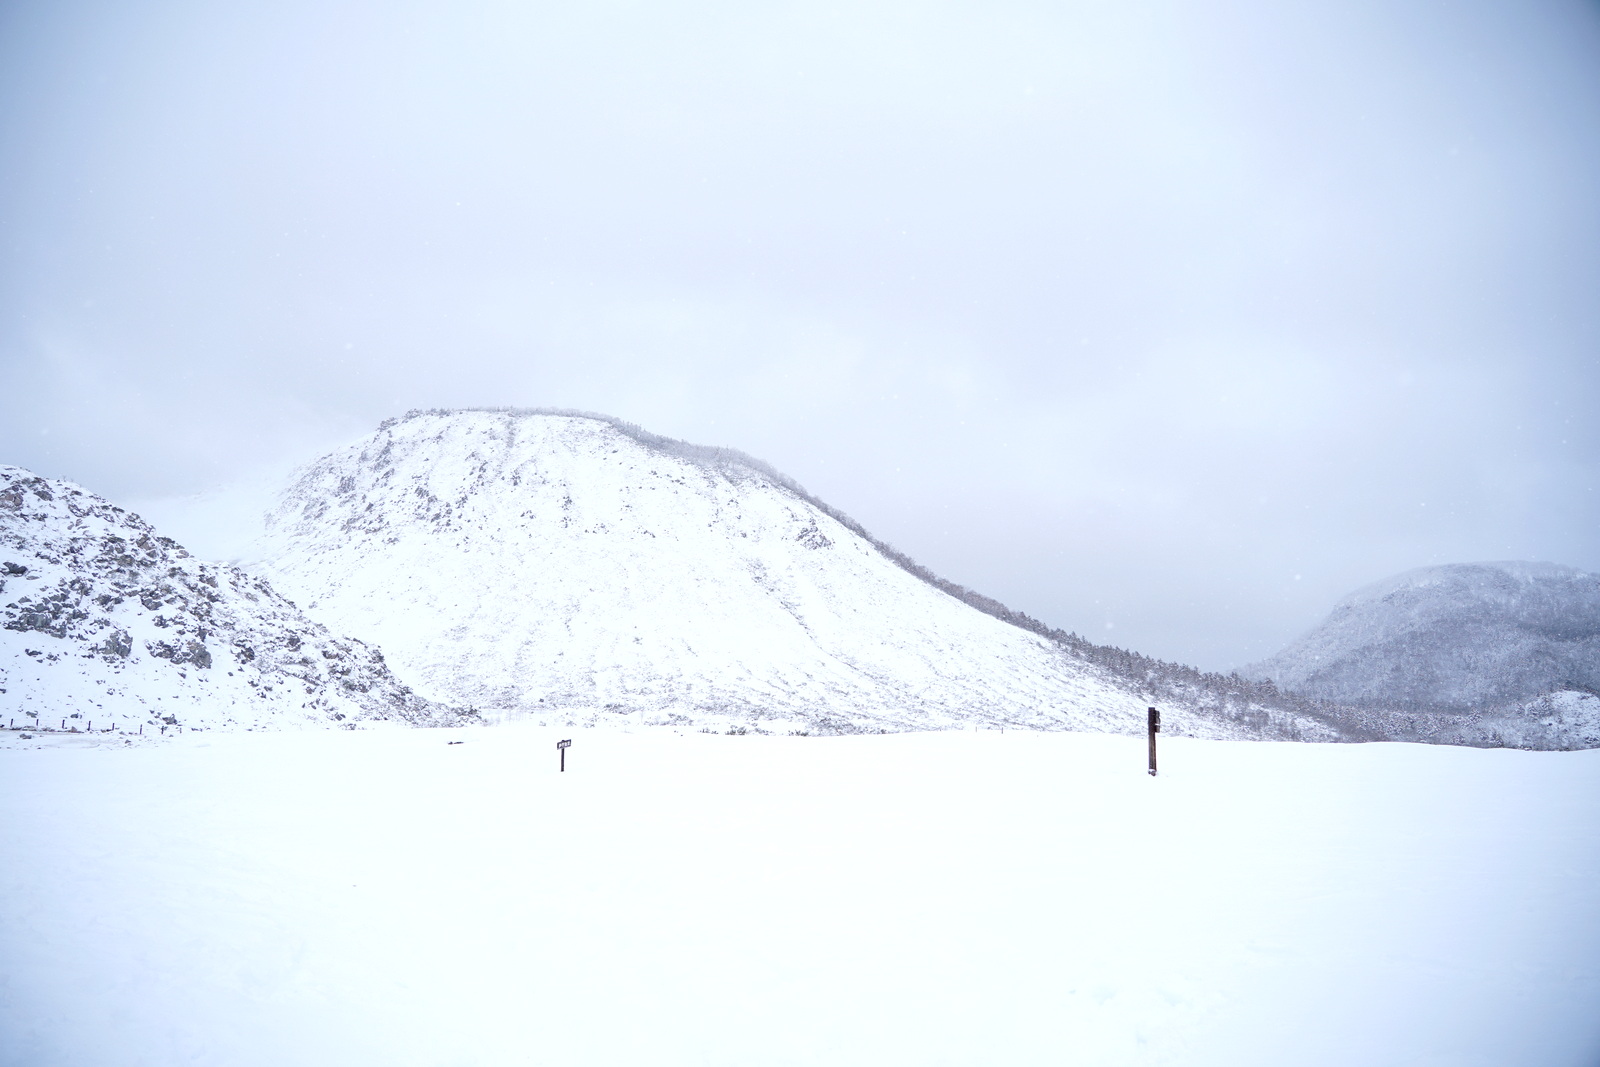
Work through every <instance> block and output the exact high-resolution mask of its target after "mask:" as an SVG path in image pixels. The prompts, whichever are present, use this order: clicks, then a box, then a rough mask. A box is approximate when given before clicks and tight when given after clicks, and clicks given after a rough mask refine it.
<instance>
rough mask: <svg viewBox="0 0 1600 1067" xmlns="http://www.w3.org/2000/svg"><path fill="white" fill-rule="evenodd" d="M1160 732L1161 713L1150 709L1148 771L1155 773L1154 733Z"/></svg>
mask: <svg viewBox="0 0 1600 1067" xmlns="http://www.w3.org/2000/svg"><path fill="white" fill-rule="evenodd" d="M1160 732H1161V713H1160V712H1159V711H1157V710H1156V709H1155V708H1151V709H1150V773H1151V774H1152V775H1154V774H1155V773H1156V734H1158V733H1160Z"/></svg>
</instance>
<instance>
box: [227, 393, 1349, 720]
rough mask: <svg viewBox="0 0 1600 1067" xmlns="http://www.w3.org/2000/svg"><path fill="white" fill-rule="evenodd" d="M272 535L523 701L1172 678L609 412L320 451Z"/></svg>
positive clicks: (1197, 709)
mask: <svg viewBox="0 0 1600 1067" xmlns="http://www.w3.org/2000/svg"><path fill="white" fill-rule="evenodd" d="M259 557H260V562H259V564H258V566H259V567H260V568H261V569H262V571H263V572H264V573H266V574H267V575H268V576H269V577H270V578H271V580H272V582H273V584H274V585H275V586H277V587H278V588H280V589H283V590H284V591H285V592H287V593H289V595H291V596H293V597H295V598H296V599H297V600H299V601H300V602H301V603H302V604H303V605H304V606H305V608H306V611H307V612H308V613H309V614H310V615H312V616H313V617H314V618H317V619H319V620H321V621H323V622H324V623H326V624H327V625H329V626H330V627H333V628H335V629H337V630H339V631H341V632H347V633H352V634H355V635H358V636H360V637H362V638H364V639H366V640H369V641H372V642H375V643H378V644H380V645H381V646H382V647H383V649H384V650H385V652H386V653H387V654H388V655H389V657H390V659H391V661H392V662H393V663H394V665H395V669H396V671H397V673H399V674H400V676H401V677H403V678H405V679H406V680H407V681H408V682H410V683H411V684H412V685H414V686H416V687H417V689H418V690H419V691H421V692H423V693H425V694H427V695H429V696H431V697H433V698H435V699H439V700H452V701H458V702H463V703H471V704H473V705H477V706H479V707H481V708H485V709H498V710H500V711H502V712H504V713H507V714H509V715H512V716H516V717H531V718H535V719H545V720H547V721H551V722H574V723H586V722H595V721H605V720H608V719H612V720H615V719H621V718H623V717H632V718H633V719H634V720H635V721H643V722H678V723H683V724H694V725H697V726H701V727H704V728H712V729H732V730H736V731H737V730H742V729H757V730H765V731H770V732H812V731H828V732H833V731H852V730H875V729H891V730H893V729H917V728H938V727H948V726H952V725H961V724H967V723H988V724H1006V723H1011V724H1017V725H1025V726H1029V727H1033V728H1067V729H1090V730H1135V729H1137V730H1142V729H1143V723H1144V709H1145V706H1146V704H1147V702H1148V701H1150V699H1151V693H1150V691H1148V690H1147V688H1146V687H1143V686H1141V685H1140V684H1139V683H1138V682H1137V681H1136V680H1133V679H1130V678H1129V677H1128V676H1126V675H1124V674H1119V673H1118V672H1117V671H1116V670H1113V669H1110V668H1108V667H1106V666H1105V665H1104V664H1099V663H1095V662H1092V660H1091V658H1090V657H1088V656H1086V655H1084V654H1082V652H1081V651H1079V650H1075V649H1074V648H1073V647H1071V645H1070V644H1068V643H1064V642H1063V641H1060V640H1054V639H1051V638H1050V637H1048V636H1046V635H1044V634H1040V633H1033V632H1029V631H1028V630H1026V629H1023V628H1020V627H1019V626H1017V625H1012V624H1010V623H1008V622H1005V621H1002V620H1001V619H1000V618H996V617H995V616H994V614H989V613H985V611H983V610H979V609H978V608H975V607H973V606H971V605H970V604H969V603H964V602H963V599H961V597H963V596H965V597H966V599H969V600H977V601H980V602H981V601H982V598H974V597H972V596H971V594H967V593H966V592H965V591H964V590H960V589H959V588H958V587H954V586H950V585H949V584H948V583H940V582H939V581H938V579H936V578H934V577H933V576H931V575H928V574H927V573H926V572H925V571H922V570H921V569H920V568H917V567H916V565H915V564H913V563H911V562H910V561H909V560H907V559H905V558H904V557H903V556H900V555H898V554H897V553H895V552H894V551H893V550H892V549H889V548H888V547H887V546H885V545H882V544H880V543H878V542H876V541H874V540H872V539H871V538H870V537H869V536H868V535H867V534H866V533H865V531H864V530H862V529H861V527H860V526H859V525H857V524H855V523H853V522H852V521H850V520H849V519H848V518H847V517H845V516H843V515H841V514H840V513H838V512H837V511H835V510H833V509H831V508H829V507H827V506H826V505H824V504H822V503H821V502H820V501H818V500H816V499H815V498H813V497H811V496H810V495H809V494H807V493H806V492H805V491H804V490H803V489H801V488H800V487H799V486H798V485H796V484H795V483H794V482H793V481H791V480H789V479H787V478H785V477H784V476H782V475H780V474H778V473H777V472H776V471H774V470H772V469H771V468H770V467H767V466H766V465H765V464H762V463H760V462H759V461H756V460H753V459H751V458H749V457H747V456H744V455H742V454H739V453H736V452H732V451H729V450H725V449H713V448H704V447H700V446H694V445H688V444H685V443H683V442H679V441H672V440H670V439H667V438H663V437H659V436H656V435H653V434H649V433H647V432H645V431H643V430H640V429H639V428H637V427H633V426H630V425H628V424H625V423H621V422H619V421H617V420H613V419H609V418H606V417H603V416H594V415H585V414H575V413H558V412H543V411H512V410H478V411H453V412H443V411H434V412H412V413H411V414H409V415H407V416H406V417H405V418H403V419H399V420H390V421H388V422H386V423H384V425H383V426H382V427H380V428H379V430H378V431H377V432H375V433H374V434H372V435H370V436H368V437H367V438H365V439H363V440H362V441H359V442H357V443H356V444H354V445H351V446H350V447H348V448H345V449H342V450H340V451H338V452H335V453H333V454H332V455H329V456H327V457H325V458H324V459H322V460H320V461H318V462H316V463H314V464H312V465H310V466H309V467H307V468H305V469H304V470H303V471H302V472H301V473H300V475H299V477H298V479H297V480H296V481H295V482H294V483H293V484H292V485H291V486H290V488H289V489H288V490H287V492H286V493H285V495H284V497H283V500H282V503H281V504H280V506H279V507H278V508H277V509H276V511H275V512H274V513H273V514H272V515H271V516H269V531H268V534H267V537H266V539H265V540H264V542H263V545H262V548H261V551H260V553H259ZM993 607H994V609H995V610H996V612H1003V609H1000V608H999V606H998V605H993ZM1162 694H1163V700H1162V703H1163V711H1164V713H1165V714H1166V719H1165V722H1164V725H1165V726H1166V728H1168V729H1170V730H1172V731H1173V732H1177V733H1187V734H1192V735H1197V736H1209V737H1247V736H1257V737H1260V736H1266V737H1285V736H1300V737H1306V738H1308V739H1335V738H1338V737H1340V736H1341V733H1340V731H1339V730H1337V729H1336V728H1334V727H1332V726H1330V725H1328V724H1327V722H1326V721H1324V720H1322V719H1320V718H1318V717H1316V716H1315V715H1311V714H1302V713H1297V712H1294V711H1286V710H1284V709H1283V708H1281V707H1264V706H1261V705H1260V704H1259V703H1257V704H1252V703H1251V702H1250V701H1249V700H1247V699H1246V700H1232V701H1230V700H1225V699H1218V698H1217V697H1216V695H1215V694H1210V695H1204V694H1202V695H1195V696H1194V698H1193V699H1188V700H1177V701H1174V700H1172V699H1168V698H1170V697H1171V695H1172V690H1171V689H1170V688H1168V689H1164V690H1162Z"/></svg>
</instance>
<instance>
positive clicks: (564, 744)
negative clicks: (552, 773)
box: [556, 738, 572, 773]
mask: <svg viewBox="0 0 1600 1067" xmlns="http://www.w3.org/2000/svg"><path fill="white" fill-rule="evenodd" d="M571 747H572V739H571V738H568V739H567V740H565V741H557V742H556V751H558V752H560V753H561V770H562V773H566V770H567V749H569V748H571Z"/></svg>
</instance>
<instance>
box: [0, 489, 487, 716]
mask: <svg viewBox="0 0 1600 1067" xmlns="http://www.w3.org/2000/svg"><path fill="white" fill-rule="evenodd" d="M0 620H3V628H0V700H3V706H4V708H5V712H6V720H5V722H3V723H0V725H6V726H10V725H13V724H15V725H16V726H19V727H20V726H48V727H53V728H57V729H60V728H63V727H65V728H67V729H80V730H88V729H89V728H90V726H91V724H92V725H93V729H94V730H95V731H97V732H98V731H102V730H108V729H113V728H116V729H120V730H123V731H129V730H136V729H137V728H138V726H139V725H140V724H146V726H147V732H150V733H154V732H156V731H155V730H154V729H150V728H152V727H154V728H159V727H162V726H166V727H169V728H170V727H176V728H179V729H183V728H190V729H192V728H197V727H199V728H207V729H209V728H223V729H254V728H270V727H279V726H290V725H296V726H332V725H336V724H350V723H354V722H357V721H362V720H372V719H391V720H396V721H399V722H404V723H411V724H440V723H449V722H455V721H459V720H461V719H462V714H461V713H459V712H457V711H455V710H453V709H449V708H445V707H441V706H439V705H437V704H435V703H433V702H431V701H428V700H425V699H423V698H421V697H419V696H417V695H416V694H415V693H413V692H412V691H411V690H410V689H408V688H407V687H406V686H404V685H402V684H401V683H400V682H399V681H397V680H396V679H395V677H394V675H393V674H392V673H391V672H390V671H389V669H388V667H387V665H385V663H384V662H383V657H382V654H381V653H380V652H379V651H378V650H377V649H374V648H370V647H368V646H367V645H365V644H363V643H362V642H360V641H351V640H346V639H343V638H340V637H336V636H334V635H333V634H331V633H329V632H328V630H327V629H326V628H324V627H323V626H321V625H319V624H317V623H315V622H313V621H311V620H310V619H308V618H306V616H305V615H304V614H303V613H302V612H300V611H299V610H298V609H297V608H296V607H295V606H294V605H293V604H292V603H290V602H289V601H287V600H285V599H284V598H283V597H281V596H279V595H278V594H277V593H275V592H273V590H272V588H271V587H270V586H269V585H268V584H267V583H266V582H265V581H263V580H262V579H260V578H258V577H254V576H251V575H249V574H246V573H245V572H243V571H241V570H239V569H238V568H236V567H230V566H221V565H217V564H211V563H204V562H201V561H199V560H196V559H194V558H193V557H191V556H190V555H189V553H188V552H186V551H185V550H184V549H183V548H182V547H180V546H179V545H178V544H176V543H175V542H173V541H171V540H170V539H168V538H165V537H160V536H158V535H157V534H156V532H155V531H154V530H153V529H151V527H150V525H149V524H148V523H146V522H145V521H144V520H142V519H140V518H139V517H138V516H137V515H134V514H131V513H129V512H127V511H124V510H123V509H121V508H119V507H117V506H115V505H114V504H111V503H108V502H107V501H105V500H103V499H101V498H100V497H97V496H95V495H94V494H92V493H89V492H86V491H84V490H83V489H81V488H79V487H78V486H76V485H73V484H71V483H69V482H63V481H56V480H52V479H47V478H41V477H37V476H35V475H33V474H31V473H29V472H28V471H25V470H22V469H21V468H18V467H5V466H0Z"/></svg>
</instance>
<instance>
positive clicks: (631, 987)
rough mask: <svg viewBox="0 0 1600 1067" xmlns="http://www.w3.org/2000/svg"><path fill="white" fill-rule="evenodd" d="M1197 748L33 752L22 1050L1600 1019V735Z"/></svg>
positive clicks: (531, 1053)
mask: <svg viewBox="0 0 1600 1067" xmlns="http://www.w3.org/2000/svg"><path fill="white" fill-rule="evenodd" d="M563 736H570V737H572V738H573V739H574V744H573V747H572V748H571V749H570V750H569V752H568V760H567V767H568V771H567V773H566V774H564V775H563V774H558V773H557V772H556V766H557V759H556V751H555V748H554V742H555V740H556V739H557V738H558V737H563ZM453 741H460V742H463V743H461V744H450V742H453ZM1162 767H1163V773H1162V775H1161V776H1160V777H1159V778H1156V779H1151V778H1149V777H1148V776H1146V775H1145V774H1144V772H1143V768H1144V741H1143V739H1142V738H1129V737H1116V736H1106V735H1079V734H1039V733H1024V732H1017V731H1008V732H1007V733H1005V734H1003V735H1002V734H1000V733H998V732H979V733H970V732H967V733H954V732H947V733H933V734H900V735H887V736H872V737H840V738H778V737H753V736H752V737H720V736H707V735H699V734H693V733H689V734H683V735H677V734H673V733H670V732H667V731H663V730H642V731H640V732H637V733H631V734H630V733H621V732H604V731H598V730H578V731H570V730H568V731H556V730H545V729H539V728H533V727H529V726H521V725H506V726H501V727H496V728H493V729H463V730H416V731H408V730H400V729H373V730H361V731H355V732H348V733H347V732H328V733H314V732H305V733H283V734H267V735H262V734H255V735H240V734H234V735H219V734H210V735H204V736H189V737H185V738H181V739H178V740H176V741H172V742H168V743H165V744H156V745H147V746H143V747H140V748H136V749H131V750H125V751H118V750H96V749H90V748H81V749H69V748H56V749H47V750H44V751H26V752H24V751H0V1064H5V1065H7V1067H11V1065H23V1064H26V1065H30V1067H32V1065H58V1064H59V1065H65V1064H72V1065H75V1067H80V1065H113V1064H115V1065H124V1064H127V1065H132V1064H152V1065H155V1064H161V1065H169V1064H187V1063H193V1064H223V1063H226V1064H241V1065H244V1064H250V1065H253V1064H262V1065H266V1064H273V1065H281V1064H291V1063H292V1064H299V1065H318V1064H330V1065H331V1064H341V1065H345V1064H351V1063H374V1064H378V1063H381V1064H395V1065H402V1064H418V1065H421V1064H428V1065H434V1064H439V1065H445V1064H448V1065H465V1064H492V1065H498V1064H529V1063H550V1064H564V1065H565V1064H697V1065H698V1064H713V1065H722V1064H726V1065H734V1064H738V1065H752V1064H872V1065H885V1064H1018V1065H1022V1064H1047V1063H1048V1064H1062V1063H1086V1064H1091V1063H1092V1064H1185V1065H1202V1064H1205V1065H1211V1064H1215V1065H1219V1067H1220V1065H1224V1064H1226V1065H1229V1067H1240V1065H1250V1064H1262V1065H1266V1064H1273V1065H1277V1064H1299V1065H1319V1064H1327V1065H1334V1064H1338V1065H1341V1067H1343V1065H1349V1064H1363V1065H1383V1064H1428V1065H1444V1064H1451V1065H1458V1064H1470V1065H1490V1064H1507V1065H1509V1064H1519V1065H1520V1064H1533V1063H1537V1064H1541V1065H1549V1067H1558V1065H1564V1064H1570V1065H1573V1067H1577V1065H1590V1064H1593V1063H1594V1062H1596V1060H1597V1057H1600V1011H1597V1010H1596V1008H1597V1006H1600V962H1597V961H1600V907H1597V903H1600V901H1597V889H1596V887H1597V886H1600V752H1576V753H1527V752H1512V751H1483V750H1473V749H1459V748H1442V747H1429V746H1420V745H1365V746H1342V745H1296V744H1249V743H1238V742H1212V741H1194V740H1185V739H1165V740H1164V741H1163V745H1162Z"/></svg>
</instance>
